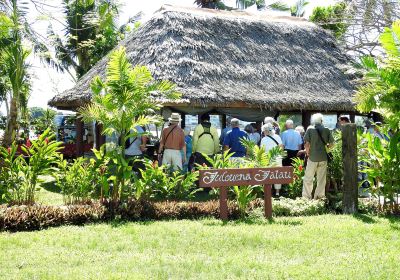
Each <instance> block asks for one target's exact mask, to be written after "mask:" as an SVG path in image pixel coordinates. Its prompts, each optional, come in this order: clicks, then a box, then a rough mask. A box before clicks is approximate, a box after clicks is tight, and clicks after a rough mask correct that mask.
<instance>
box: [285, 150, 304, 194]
mask: <svg viewBox="0 0 400 280" xmlns="http://www.w3.org/2000/svg"><path fill="white" fill-rule="evenodd" d="M292 165H293V177H294V180H293V182H292V183H290V184H289V188H288V196H289V197H290V198H296V197H300V196H301V192H302V190H303V177H304V173H305V168H304V167H303V166H304V160H302V159H300V158H294V159H293V163H292Z"/></svg>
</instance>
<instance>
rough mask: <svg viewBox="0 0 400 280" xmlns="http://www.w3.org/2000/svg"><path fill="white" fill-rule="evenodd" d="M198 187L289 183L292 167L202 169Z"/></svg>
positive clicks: (291, 177)
mask: <svg viewBox="0 0 400 280" xmlns="http://www.w3.org/2000/svg"><path fill="white" fill-rule="evenodd" d="M199 172H200V187H201V188H215V187H228V186H254V185H270V184H289V183H291V182H292V181H293V167H291V166H285V167H271V168H235V169H203V170H199Z"/></svg>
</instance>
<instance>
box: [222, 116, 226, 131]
mask: <svg viewBox="0 0 400 280" xmlns="http://www.w3.org/2000/svg"><path fill="white" fill-rule="evenodd" d="M221 122H222V124H221V131H222V129H224V128H226V115H225V114H222V119H221Z"/></svg>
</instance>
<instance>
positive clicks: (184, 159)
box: [182, 140, 187, 163]
mask: <svg viewBox="0 0 400 280" xmlns="http://www.w3.org/2000/svg"><path fill="white" fill-rule="evenodd" d="M182 150H183V158H182V161H183V163H185V162H186V161H187V158H186V143H185V140H183V148H182Z"/></svg>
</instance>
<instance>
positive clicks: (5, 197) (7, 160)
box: [0, 143, 25, 204]
mask: <svg viewBox="0 0 400 280" xmlns="http://www.w3.org/2000/svg"><path fill="white" fill-rule="evenodd" d="M16 152H17V145H16V144H15V143H13V144H12V145H11V147H9V148H8V149H6V148H4V147H1V146H0V204H1V203H9V202H18V201H23V195H24V191H23V182H24V177H23V171H22V169H23V167H22V166H23V165H24V164H25V162H24V161H25V160H24V159H23V157H21V156H17V155H16Z"/></svg>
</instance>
